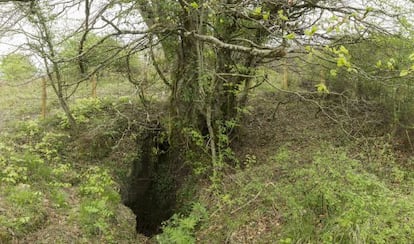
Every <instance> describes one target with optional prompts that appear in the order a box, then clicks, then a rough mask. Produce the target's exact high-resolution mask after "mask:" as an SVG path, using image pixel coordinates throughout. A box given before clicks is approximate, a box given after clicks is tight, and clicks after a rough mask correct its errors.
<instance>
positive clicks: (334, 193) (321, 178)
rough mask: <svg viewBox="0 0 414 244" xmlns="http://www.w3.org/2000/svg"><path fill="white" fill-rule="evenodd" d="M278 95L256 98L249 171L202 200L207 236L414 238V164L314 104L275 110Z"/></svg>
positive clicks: (231, 239) (245, 145)
mask: <svg viewBox="0 0 414 244" xmlns="http://www.w3.org/2000/svg"><path fill="white" fill-rule="evenodd" d="M272 100H273V101H272ZM274 101H275V97H274V96H265V97H263V96H262V97H257V98H255V99H254V100H253V103H252V106H253V107H254V110H253V112H252V114H251V115H249V116H247V119H246V122H245V123H246V124H245V126H246V127H245V129H244V130H243V136H242V137H241V138H243V140H242V141H241V142H240V143H239V145H237V146H236V148H235V150H236V152H237V153H238V155H239V158H241V159H244V163H245V165H246V168H245V169H244V170H239V171H237V172H236V173H234V174H229V175H227V176H226V178H225V180H224V182H223V185H222V189H221V191H222V192H221V194H219V195H216V196H212V195H211V194H210V193H209V192H208V191H207V192H206V193H205V194H203V195H202V196H201V203H202V205H204V206H205V208H206V209H207V212H208V214H206V216H209V217H208V218H205V220H204V222H203V221H200V222H201V224H200V226H199V228H198V230H197V231H195V237H196V239H197V240H198V242H200V243H222V242H223V241H225V242H227V243H276V242H277V243H411V242H413V241H414V221H413V217H414V216H413V215H414V212H413V210H414V204H413V202H414V201H413V200H414V195H413V194H412V186H413V183H414V173H413V171H412V169H413V167H412V166H413V163H414V161H413V160H411V159H410V158H407V157H405V159H404V160H402V159H401V158H400V159H397V158H396V157H395V154H396V152H395V151H394V150H393V149H392V147H391V146H390V145H389V144H388V143H387V142H385V141H384V139H383V138H380V137H378V138H375V139H371V140H369V139H352V140H350V139H347V137H346V136H345V134H344V133H343V131H342V129H341V128H339V126H337V125H336V124H334V123H331V122H330V121H328V120H327V119H326V118H324V117H323V116H316V117H315V115H316V114H317V111H318V110H317V108H315V107H312V106H310V105H309V104H306V103H302V102H297V101H292V102H290V103H288V104H286V105H282V106H280V107H279V108H278V110H277V111H276V113H275V111H274V109H275V107H276V106H275V102H274Z"/></svg>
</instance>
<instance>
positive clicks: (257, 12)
mask: <svg viewBox="0 0 414 244" xmlns="http://www.w3.org/2000/svg"><path fill="white" fill-rule="evenodd" d="M261 14H262V7H260V6H259V7H256V8H255V9H254V10H253V15H256V16H259V15H261Z"/></svg>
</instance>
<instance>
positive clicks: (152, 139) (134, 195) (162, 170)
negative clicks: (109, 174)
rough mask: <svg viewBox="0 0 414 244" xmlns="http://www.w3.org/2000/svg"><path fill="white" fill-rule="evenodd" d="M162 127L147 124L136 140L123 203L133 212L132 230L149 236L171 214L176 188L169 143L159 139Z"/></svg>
mask: <svg viewBox="0 0 414 244" xmlns="http://www.w3.org/2000/svg"><path fill="white" fill-rule="evenodd" d="M162 133H163V129H162V128H161V127H160V126H159V124H156V125H155V126H152V127H148V129H146V130H145V131H144V132H142V135H140V136H139V137H138V138H139V139H138V140H137V145H138V153H137V158H136V159H135V160H134V161H133V163H132V170H131V173H130V176H129V179H128V184H127V187H126V192H125V194H123V198H124V199H123V202H124V205H125V206H127V207H129V208H130V209H131V210H132V211H133V212H134V214H135V215H136V230H137V233H141V234H143V235H145V236H148V237H152V236H154V235H156V234H159V233H161V231H162V223H163V222H164V221H166V220H168V219H169V218H170V217H171V216H172V215H173V214H174V208H175V203H176V199H175V195H176V194H175V193H176V187H175V182H174V177H173V175H172V173H171V172H172V163H171V158H170V153H169V145H168V143H167V142H166V141H165V140H161V139H160V138H161V137H162Z"/></svg>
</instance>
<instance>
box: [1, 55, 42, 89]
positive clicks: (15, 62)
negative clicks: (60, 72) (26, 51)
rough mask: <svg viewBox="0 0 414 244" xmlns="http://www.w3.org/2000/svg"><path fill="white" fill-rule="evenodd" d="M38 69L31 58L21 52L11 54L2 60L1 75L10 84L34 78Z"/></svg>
mask: <svg viewBox="0 0 414 244" xmlns="http://www.w3.org/2000/svg"><path fill="white" fill-rule="evenodd" d="M36 71H37V69H36V67H35V66H34V65H33V64H32V62H31V61H30V58H29V57H28V56H26V55H23V54H20V53H12V54H9V55H7V56H5V57H3V58H2V59H1V61H0V73H1V76H0V77H1V79H2V80H4V81H7V82H8V83H10V84H16V83H18V82H24V81H27V80H28V79H30V78H33V76H34V75H35V74H36Z"/></svg>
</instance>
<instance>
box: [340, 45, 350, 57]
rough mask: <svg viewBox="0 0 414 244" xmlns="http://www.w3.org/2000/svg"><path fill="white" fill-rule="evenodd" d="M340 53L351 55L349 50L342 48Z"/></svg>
mask: <svg viewBox="0 0 414 244" xmlns="http://www.w3.org/2000/svg"><path fill="white" fill-rule="evenodd" d="M339 51H340V52H341V53H343V54H345V55H349V51H348V49H346V47H344V46H342V45H341V47H340V48H339Z"/></svg>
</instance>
